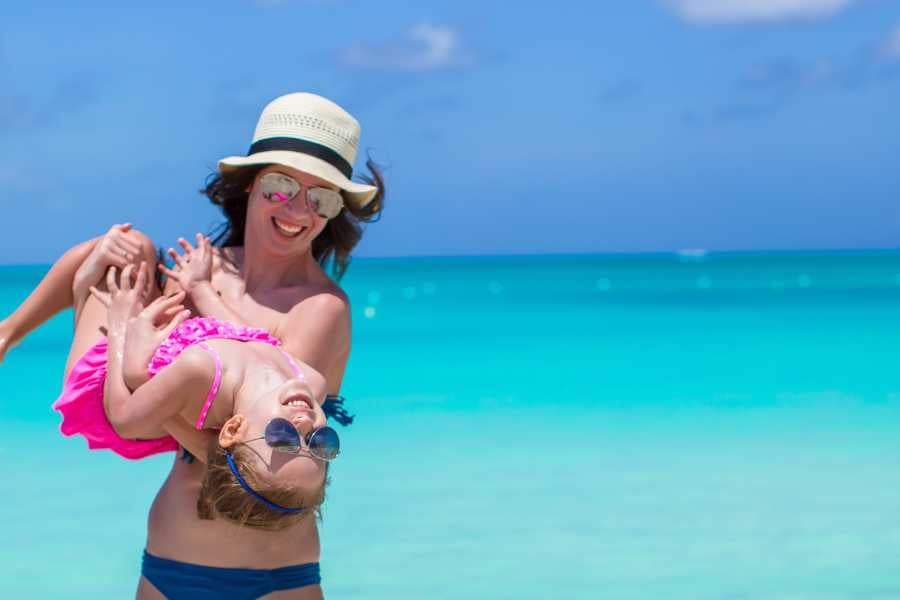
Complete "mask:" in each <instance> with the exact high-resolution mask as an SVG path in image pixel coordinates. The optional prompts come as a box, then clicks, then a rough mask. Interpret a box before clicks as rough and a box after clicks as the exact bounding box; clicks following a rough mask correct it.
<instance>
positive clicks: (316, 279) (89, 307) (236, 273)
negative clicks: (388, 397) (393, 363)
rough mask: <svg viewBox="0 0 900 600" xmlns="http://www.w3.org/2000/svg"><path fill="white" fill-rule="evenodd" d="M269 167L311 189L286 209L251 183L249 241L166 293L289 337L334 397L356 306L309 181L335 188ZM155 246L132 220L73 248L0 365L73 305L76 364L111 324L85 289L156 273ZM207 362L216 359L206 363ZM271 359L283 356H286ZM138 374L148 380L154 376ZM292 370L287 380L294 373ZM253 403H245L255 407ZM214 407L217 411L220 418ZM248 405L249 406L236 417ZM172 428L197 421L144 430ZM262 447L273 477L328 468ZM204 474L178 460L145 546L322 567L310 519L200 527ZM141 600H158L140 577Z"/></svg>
mask: <svg viewBox="0 0 900 600" xmlns="http://www.w3.org/2000/svg"><path fill="white" fill-rule="evenodd" d="M271 171H279V172H282V173H285V174H287V175H290V176H292V177H294V178H295V179H296V180H297V181H298V182H299V183H300V184H301V185H302V186H303V189H302V190H301V192H300V194H298V196H297V197H296V198H294V199H293V200H291V201H290V202H285V203H273V202H270V201H269V200H266V199H265V198H262V197H261V194H260V193H259V191H258V190H257V189H256V186H251V190H250V197H249V201H248V202H249V204H248V222H247V227H246V235H245V238H244V245H243V246H241V247H229V248H221V249H220V248H214V249H212V250H211V251H210V254H211V255H212V259H211V265H210V268H209V269H208V271H207V272H206V274H205V276H202V277H193V278H192V279H191V280H190V281H188V280H187V279H186V278H184V277H182V279H183V280H184V283H186V284H190V285H188V286H184V285H182V281H181V280H179V278H173V277H170V278H169V279H168V281H167V283H166V287H165V289H164V293H165V294H171V293H173V292H176V291H178V290H179V289H184V291H185V292H186V297H185V298H184V300H183V303H184V305H185V306H186V307H187V308H189V309H190V310H191V311H192V313H193V314H194V315H203V316H214V317H218V318H220V319H223V320H228V321H233V322H235V323H237V324H243V325H250V326H253V327H259V328H263V329H266V330H267V331H269V333H271V334H272V335H274V336H275V337H277V338H278V339H280V340H281V341H282V347H283V348H284V349H285V350H286V351H288V352H289V353H290V354H291V355H292V356H294V357H295V358H296V359H298V360H299V361H302V362H303V363H305V364H307V365H309V366H310V367H311V368H312V369H314V370H315V371H317V372H319V373H321V374H322V375H323V376H324V379H325V382H327V383H326V385H325V389H326V391H327V392H328V393H330V394H337V393H339V391H340V388H341V383H342V380H343V377H344V371H345V368H346V365H347V359H348V357H349V353H350V305H349V301H348V299H347V297H346V295H345V294H344V293H343V291H342V290H341V289H340V287H339V286H338V285H337V284H336V283H335V282H334V281H332V280H331V278H330V277H329V276H328V275H327V274H326V273H325V271H324V270H323V268H322V267H321V266H320V265H319V264H318V262H317V260H316V259H315V257H314V256H313V255H312V251H311V243H312V241H313V240H314V239H315V237H316V236H317V235H320V234H321V232H322V230H323V229H324V227H325V226H326V223H327V222H326V220H325V219H324V218H322V217H320V216H318V215H316V214H315V213H314V212H313V211H312V210H311V209H310V207H309V206H308V204H307V202H306V189H307V187H308V186H321V187H329V188H331V189H336V188H335V187H334V186H333V185H330V184H329V183H328V182H326V181H324V180H322V179H319V178H317V177H315V176H312V175H310V174H307V173H303V172H300V171H297V170H295V169H292V168H290V167H282V166H269V167H267V168H266V169H265V170H263V171H262V173H261V174H260V175H262V174H265V173H267V172H271ZM257 181H258V180H257ZM172 216H173V217H177V215H172ZM273 217H274V218H277V219H279V220H282V221H283V222H285V223H287V224H288V225H291V226H300V227H303V228H305V229H303V230H302V232H301V233H300V235H297V236H293V237H291V236H285V235H284V234H283V233H281V232H279V231H278V229H276V227H275V224H274V223H273V221H272V219H273ZM179 246H181V248H180V249H179V250H178V253H179V254H181V255H182V256H186V255H188V254H190V253H191V252H192V251H196V250H197V248H198V247H199V246H200V244H199V240H198V242H194V243H193V244H192V243H189V242H188V241H187V239H184V240H182V241H181V243H179ZM155 248H156V244H155V243H154V242H153V241H152V240H150V239H149V238H148V237H147V236H146V235H144V234H143V233H141V232H139V231H138V230H136V229H131V227H130V225H127V224H126V225H115V226H113V228H112V229H110V230H109V232H107V233H106V234H105V235H103V236H100V237H98V238H94V239H91V240H88V241H86V242H83V243H81V244H79V245H77V246H75V247H73V248H71V249H70V250H69V251H67V252H66V253H65V254H64V255H63V256H62V257H61V258H60V259H59V260H58V261H57V262H56V263H54V265H53V267H52V268H51V270H50V271H49V272H48V274H47V275H46V276H45V277H44V279H43V280H42V281H41V283H40V285H39V286H38V288H37V289H36V290H35V291H34V293H33V294H32V295H31V296H29V297H28V299H27V300H26V302H24V303H23V304H22V306H20V307H19V308H18V309H17V310H16V311H15V313H14V314H13V315H10V317H8V318H7V319H4V320H3V321H0V360H2V355H3V353H4V352H5V350H6V349H7V348H9V347H10V346H12V345H13V344H15V343H16V342H17V341H18V340H19V339H21V338H22V337H24V336H25V335H27V333H28V332H29V331H32V330H33V329H35V328H36V327H37V326H38V325H40V324H41V323H42V322H44V321H45V320H46V319H47V318H49V317H50V316H52V315H53V314H56V313H58V312H59V311H61V310H63V309H65V308H67V307H71V306H73V304H74V305H75V306H76V308H77V320H76V323H75V329H74V332H73V339H72V344H71V347H70V355H69V359H68V360H67V364H66V373H68V372H69V370H70V369H71V367H72V365H73V364H74V362H75V361H76V360H78V358H80V357H81V356H82V355H83V354H84V352H85V351H86V350H87V349H88V348H90V347H91V346H93V345H94V344H95V343H96V342H97V341H99V340H100V339H101V338H103V337H104V335H105V333H104V332H105V330H106V326H107V309H106V307H105V306H104V305H103V304H102V303H101V302H100V301H99V300H97V299H96V298H94V297H93V296H91V295H90V294H89V293H88V292H87V286H88V285H91V284H94V285H99V286H101V287H103V282H102V281H98V279H97V277H98V275H97V273H100V272H102V271H103V270H104V269H106V268H107V267H108V266H116V267H118V268H120V269H121V268H122V267H123V265H125V264H133V265H136V264H137V263H139V262H140V261H141V260H144V261H146V262H147V264H148V265H149V268H150V269H151V270H152V269H156V262H155V251H154V249H155ZM188 248H191V251H189V250H188ZM136 250H138V252H135V251H136ZM173 251H174V250H173ZM194 275H196V273H195V274H194ZM155 293H157V292H154V294H155ZM228 344H238V343H237V342H220V341H214V342H213V343H211V345H215V347H216V348H217V349H220V350H222V351H223V352H228V350H227V348H220V347H219V346H227V345H228ZM270 349H271V350H272V351H273V352H277V350H275V349H274V348H271V347H270ZM264 351H265V350H264ZM205 360H207V361H208V360H209V359H208V357H206V358H205ZM266 360H273V361H277V360H278V358H277V357H269V358H268V359H266ZM262 362H265V360H264V361H262ZM145 364H146V363H145ZM209 364H211V363H209ZM140 375H141V376H142V377H144V378H146V372H143V373H141V374H140ZM289 375H290V373H285V374H284V375H283V376H284V377H285V378H289ZM223 385H224V383H223ZM217 404H218V400H217ZM238 406H240V403H239V404H238ZM260 407H261V405H260ZM260 407H256V408H260ZM250 408H251V407H249V406H248V408H247V410H248V411H249V410H250ZM256 408H254V410H256ZM216 410H217V409H216V408H214V409H213V412H215V411H216ZM243 410H244V409H243V407H241V408H240V411H243ZM188 412H189V411H188ZM238 414H243V413H240V412H239V413H238ZM230 416H231V414H229V415H227V416H222V415H217V414H215V415H211V416H210V419H211V420H210V421H209V422H210V423H211V424H212V423H220V424H222V425H224V424H225V422H226V421H227V420H228V417H230ZM243 416H244V417H247V416H248V415H243ZM262 417H263V415H260V416H259V417H258V418H257V417H254V418H253V427H249V426H250V422H249V421H248V427H249V429H248V431H249V433H248V434H247V438H245V439H249V438H252V437H258V435H259V434H260V432H261V431H262V429H263V428H264V427H265V421H266V420H265V419H263V418H262ZM216 419H220V420H219V421H216ZM176 425H177V427H176ZM170 427H174V429H171V428H170ZM304 427H306V425H304ZM165 431H168V432H169V433H171V434H172V435H175V436H176V437H178V436H179V435H187V436H191V435H193V433H195V432H193V431H192V425H191V424H190V422H189V419H187V418H186V417H183V416H180V417H179V418H176V419H174V420H172V421H171V422H170V423H167V425H166V427H165V428H164V430H162V429H159V428H157V430H156V431H153V432H148V433H153V434H154V436H155V435H161V434H162V433H164V432H165ZM179 432H180V433H179ZM151 437H152V436H151ZM179 439H180V438H179ZM265 446H266V445H265V443H264V442H259V441H257V442H250V443H249V444H248V448H249V447H252V448H254V449H255V451H257V452H258V453H259V454H260V455H261V456H260V457H259V460H260V464H261V465H264V466H265V467H266V469H267V472H268V469H269V467H270V466H271V467H272V469H273V475H274V476H277V477H282V476H284V477H290V478H294V479H296V480H297V481H300V480H303V481H305V480H307V479H309V480H314V479H315V478H314V477H309V475H310V474H311V473H312V474H316V472H317V470H319V469H321V468H322V466H321V465H318V464H316V463H313V462H311V459H309V458H308V457H280V456H276V457H273V456H272V455H271V454H270V453H269V454H266V451H267V449H266V448H265ZM291 458H292V460H291ZM203 469H204V466H203V465H202V464H201V463H200V462H194V463H187V462H184V461H181V460H177V459H176V460H175V463H174V466H173V468H172V471H171V473H170V474H169V477H168V479H167V480H166V482H165V483H164V485H163V486H162V488H161V489H160V491H159V493H158V495H157V497H156V500H155V501H154V503H153V506H152V508H151V511H150V518H149V526H148V538H147V546H146V547H147V549H148V551H150V552H151V553H153V554H156V555H157V556H163V557H167V558H171V559H174V560H181V561H183V562H193V563H199V564H206V565H211V566H222V567H247V568H258V569H271V568H278V567H283V566H288V565H294V564H301V563H306V562H316V561H318V560H319V537H318V531H317V527H316V523H315V521H314V520H313V519H304V520H302V521H301V522H300V523H298V524H297V525H295V526H293V527H291V528H288V529H286V530H282V531H275V532H273V531H260V530H253V529H249V528H247V527H239V526H237V525H234V524H232V523H229V522H227V521H225V520H223V519H216V520H213V521H207V520H200V519H199V518H198V517H197V514H196V501H197V494H198V491H199V487H200V481H201V480H202V477H203ZM138 597H139V598H161V597H162V596H160V595H159V593H158V592H157V591H156V590H155V589H154V588H153V587H152V586H151V585H149V584H148V583H147V582H146V580H144V579H141V583H140V586H139V589H138ZM288 597H290V598H304V599H309V600H316V599H318V598H321V597H322V592H321V589H320V588H319V586H308V587H305V588H303V589H301V590H292V591H290V592H285V593H283V594H282V593H276V594H274V595H272V596H271V598H288Z"/></svg>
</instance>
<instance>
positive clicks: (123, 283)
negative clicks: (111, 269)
mask: <svg viewBox="0 0 900 600" xmlns="http://www.w3.org/2000/svg"><path fill="white" fill-rule="evenodd" d="M133 272H134V265H133V264H131V263H128V264H127V265H125V268H124V269H122V275H121V276H119V287H120V288H121V289H122V291H123V292H127V291H130V290H131V274H132V273H133Z"/></svg>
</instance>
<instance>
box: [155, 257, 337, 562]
mask: <svg viewBox="0 0 900 600" xmlns="http://www.w3.org/2000/svg"><path fill="white" fill-rule="evenodd" d="M212 284H213V287H214V288H215V289H216V290H217V291H218V292H219V293H220V295H221V296H222V298H223V301H224V302H225V303H226V304H227V305H228V306H229V307H230V308H231V309H232V310H235V311H236V312H238V314H240V315H241V316H242V317H243V318H244V319H245V320H246V322H248V323H250V324H251V325H253V326H254V327H261V328H264V329H266V330H268V331H269V332H270V333H272V334H273V335H276V336H278V337H282V338H283V337H284V332H283V330H284V329H286V328H285V327H284V322H285V319H286V317H287V313H288V312H289V311H290V310H291V309H292V308H294V307H295V306H296V305H297V304H299V303H300V302H302V301H303V300H304V299H305V298H308V297H310V296H311V295H314V294H316V293H321V292H322V291H324V290H323V287H322V286H321V285H318V286H316V287H311V288H308V289H303V288H290V289H288V288H285V289H282V290H275V291H274V292H272V293H270V294H265V293H262V294H256V293H254V294H248V293H247V292H246V290H245V287H244V284H243V281H242V280H241V279H240V274H239V272H238V269H237V268H236V267H234V266H233V265H232V264H230V263H228V262H226V261H222V260H220V259H217V260H216V261H215V262H214V270H213V277H212ZM334 290H337V291H338V292H339V290H338V288H337V287H336V286H334ZM328 291H331V290H328ZM279 334H281V335H279ZM233 344H239V342H222V341H218V340H212V341H210V342H209V345H210V346H212V347H213V348H214V349H215V350H217V351H219V352H222V353H224V354H225V356H223V357H222V358H223V361H224V360H229V358H230V357H228V356H227V354H228V353H229V352H232V351H240V350H234V348H233V347H231V345H233ZM263 346H264V344H260V343H249V344H248V347H247V348H245V350H251V349H252V350H253V351H255V352H262V353H267V352H273V353H275V352H280V351H279V350H278V349H276V348H274V347H268V348H264V347H263ZM296 358H298V359H300V360H302V361H304V362H309V358H308V357H305V356H296ZM345 359H346V357H344V360H345ZM282 360H283V359H282ZM235 372H236V371H233V372H232V374H229V373H226V374H225V375H224V376H223V380H222V387H221V388H220V394H223V395H226V396H227V395H228V394H233V390H234V386H235V385H238V383H237V381H236V376H235V375H234V373H235ZM330 391H332V390H329V392H330ZM334 391H336V390H334ZM213 406H214V408H213V409H212V410H213V411H215V410H216V408H215V404H214V405H213ZM191 410H192V412H193V415H194V416H196V412H195V409H191ZM184 416H185V417H186V418H188V419H189V420H190V416H191V415H188V414H185V415H184ZM191 422H193V421H191ZM204 468H205V467H204V465H203V464H202V463H200V462H199V461H194V462H193V463H192V464H189V463H186V462H184V461H183V460H181V459H176V460H175V463H174V465H173V467H172V471H171V472H170V474H169V477H168V478H167V479H166V481H165V483H164V484H163V486H162V488H161V489H160V490H159V492H158V493H157V495H156V499H155V500H154V502H153V505H152V507H151V509H150V516H149V520H148V534H147V551H148V552H150V553H151V554H154V555H156V556H161V557H165V558H171V559H173V560H181V561H184V562H193V563H199V564H204V565H209V566H220V567H246V568H260V569H262V568H265V569H271V568H277V567H282V566H287V565H293V564H302V563H307V562H317V561H318V560H319V535H318V529H317V527H316V523H315V520H314V519H312V518H310V519H307V520H304V521H301V522H300V523H298V524H297V525H295V526H294V527H291V528H288V529H286V530H283V531H276V532H273V531H259V530H253V529H250V528H248V527H241V526H237V525H233V524H231V523H228V522H226V521H224V520H222V519H215V520H201V519H199V518H198V517H197V508H196V507H197V496H198V494H199V491H200V482H201V481H202V479H203V473H204Z"/></svg>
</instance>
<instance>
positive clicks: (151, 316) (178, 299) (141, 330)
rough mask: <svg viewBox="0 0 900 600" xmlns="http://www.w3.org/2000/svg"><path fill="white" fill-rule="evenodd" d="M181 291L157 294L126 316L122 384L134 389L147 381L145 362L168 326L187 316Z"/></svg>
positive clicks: (147, 362) (150, 357)
mask: <svg viewBox="0 0 900 600" xmlns="http://www.w3.org/2000/svg"><path fill="white" fill-rule="evenodd" d="M183 301H184V292H183V291H181V292H177V293H175V294H172V295H170V296H160V297H159V298H157V299H156V300H154V301H153V302H151V303H150V304H149V305H148V306H147V308H145V309H143V310H142V311H140V312H139V313H138V314H137V315H135V316H133V317H131V318H130V319H128V326H127V328H126V331H125V348H124V352H125V361H124V373H123V374H124V377H125V385H127V386H128V387H129V389H131V390H135V389H137V388H138V387H139V386H140V385H141V384H142V383H144V382H145V381H147V379H148V378H149V375H148V373H147V365H148V364H149V363H150V360H151V359H152V358H153V354H154V353H155V352H156V349H157V348H159V346H160V344H162V343H163V342H164V341H165V340H166V338H167V337H169V334H170V333H172V330H173V329H175V328H176V327H178V326H179V325H180V324H181V323H182V322H183V321H184V320H185V319H187V318H188V317H189V316H190V314H191V311H189V310H187V309H185V308H184V305H183V304H182V302H183Z"/></svg>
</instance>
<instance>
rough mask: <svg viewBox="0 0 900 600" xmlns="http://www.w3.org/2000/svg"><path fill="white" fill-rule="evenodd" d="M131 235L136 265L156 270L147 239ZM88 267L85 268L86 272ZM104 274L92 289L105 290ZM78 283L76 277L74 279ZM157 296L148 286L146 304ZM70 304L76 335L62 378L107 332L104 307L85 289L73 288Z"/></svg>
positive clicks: (152, 247)
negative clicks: (136, 248)
mask: <svg viewBox="0 0 900 600" xmlns="http://www.w3.org/2000/svg"><path fill="white" fill-rule="evenodd" d="M131 234H133V236H134V237H135V239H137V240H139V243H140V254H139V255H136V256H134V262H135V263H136V264H138V263H140V261H145V262H146V263H147V269H148V272H149V273H153V272H154V271H155V270H156V249H155V248H154V246H153V242H151V241H150V238H148V237H147V236H146V235H144V234H143V233H141V232H139V231H132V232H131ZM87 266H88V265H87V264H86V265H85V268H86V267H87ZM105 275H106V273H105V271H104V273H103V274H102V276H101V278H100V279H99V280H98V281H96V283H95V285H96V287H97V288H98V289H100V290H103V291H105V290H106V276H105ZM76 279H78V276H76ZM159 294H160V291H159V289H158V288H157V287H156V285H155V284H153V283H152V282H151V285H150V292H149V295H148V297H147V298H146V300H145V302H147V303H150V302H152V301H153V300H155V299H156V298H157V297H158V296H159ZM73 302H74V304H75V306H76V311H75V332H74V333H73V335H72V346H71V347H70V348H69V357H68V358H67V359H66V370H65V374H64V380H65V378H68V376H69V371H70V370H71V369H72V366H73V365H74V364H75V362H76V361H77V360H78V359H79V358H81V356H82V355H83V354H84V353H85V352H87V350H88V349H89V348H90V347H91V346H93V345H94V344H96V343H97V342H98V341H100V338H102V337H103V336H104V331H106V307H105V306H104V305H103V303H102V302H100V301H99V300H98V299H97V298H95V297H94V296H93V295H91V293H90V290H89V289H88V288H84V287H83V286H76V288H75V291H74V292H73Z"/></svg>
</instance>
